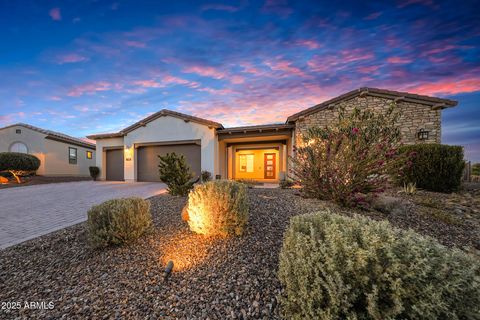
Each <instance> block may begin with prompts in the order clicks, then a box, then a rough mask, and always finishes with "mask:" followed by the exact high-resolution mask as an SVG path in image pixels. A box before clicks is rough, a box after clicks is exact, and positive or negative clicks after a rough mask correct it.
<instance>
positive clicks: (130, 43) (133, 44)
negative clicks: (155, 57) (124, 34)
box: [125, 40, 147, 48]
mask: <svg viewBox="0 0 480 320" xmlns="http://www.w3.org/2000/svg"><path fill="white" fill-rule="evenodd" d="M125 45H127V46H128V47H134V48H146V47H147V45H146V43H144V42H140V41H133V40H128V41H125Z"/></svg>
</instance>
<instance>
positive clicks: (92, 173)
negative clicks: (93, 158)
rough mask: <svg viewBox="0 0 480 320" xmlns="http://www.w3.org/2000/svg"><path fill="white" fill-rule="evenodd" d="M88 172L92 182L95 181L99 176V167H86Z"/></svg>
mask: <svg viewBox="0 0 480 320" xmlns="http://www.w3.org/2000/svg"><path fill="white" fill-rule="evenodd" d="M88 170H89V171H90V177H92V179H93V181H97V177H98V175H99V174H100V168H99V167H88Z"/></svg>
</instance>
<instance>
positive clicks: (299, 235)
mask: <svg viewBox="0 0 480 320" xmlns="http://www.w3.org/2000/svg"><path fill="white" fill-rule="evenodd" d="M279 279H280V281H281V283H282V285H283V287H284V289H285V290H284V293H283V294H282V296H281V297H280V300H281V310H282V313H283V316H284V317H285V319H478V315H479V312H480V264H479V260H478V258H475V257H473V256H469V255H467V254H466V253H463V252H461V251H459V250H457V249H449V248H446V247H444V246H442V245H440V244H438V242H437V241H435V240H434V239H432V238H424V237H422V236H420V235H418V234H416V233H414V232H413V231H400V230H398V229H394V228H392V227H391V226H390V224H389V223H388V222H385V221H382V222H378V221H373V220H370V219H367V218H363V217H360V216H356V217H355V218H348V217H344V216H340V215H337V214H333V213H330V212H322V213H316V214H309V215H301V216H296V217H293V218H292V219H291V222H290V227H289V229H288V230H287V232H286V233H285V238H284V241H283V247H282V249H281V252H280V269H279Z"/></svg>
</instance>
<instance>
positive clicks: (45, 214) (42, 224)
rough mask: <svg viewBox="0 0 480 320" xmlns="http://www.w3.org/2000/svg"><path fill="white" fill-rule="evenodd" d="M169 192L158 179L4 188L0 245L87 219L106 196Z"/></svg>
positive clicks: (0, 202) (0, 203) (0, 198)
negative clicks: (92, 207) (155, 180)
mask: <svg viewBox="0 0 480 320" xmlns="http://www.w3.org/2000/svg"><path fill="white" fill-rule="evenodd" d="M163 192H165V185H164V184H162V183H156V182H137V183H126V182H116V181H115V182H114V181H108V182H107V181H102V182H93V181H80V182H65V183H52V184H43V185H34V186H26V187H18V188H8V189H3V190H0V249H3V248H7V247H9V246H12V245H15V244H18V243H21V242H23V241H26V240H29V239H33V238H36V237H38V236H41V235H44V234H47V233H50V232H52V231H55V230H59V229H63V228H65V227H68V226H71V225H74V224H76V223H79V222H82V221H85V220H86V219H87V211H88V209H90V207H91V206H92V205H95V204H99V203H101V202H103V201H105V200H109V199H113V198H122V197H130V196H138V197H142V198H148V197H151V196H154V195H157V194H160V193H163Z"/></svg>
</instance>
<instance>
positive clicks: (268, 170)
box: [263, 153, 277, 179]
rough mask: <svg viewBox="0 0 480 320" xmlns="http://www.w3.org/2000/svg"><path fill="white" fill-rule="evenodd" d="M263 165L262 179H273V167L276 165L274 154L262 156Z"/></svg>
mask: <svg viewBox="0 0 480 320" xmlns="http://www.w3.org/2000/svg"><path fill="white" fill-rule="evenodd" d="M263 159H264V163H263V167H264V168H265V173H264V178H265V179H275V171H276V170H275V165H276V163H277V159H276V154H275V153H265V154H264V156H263Z"/></svg>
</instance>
